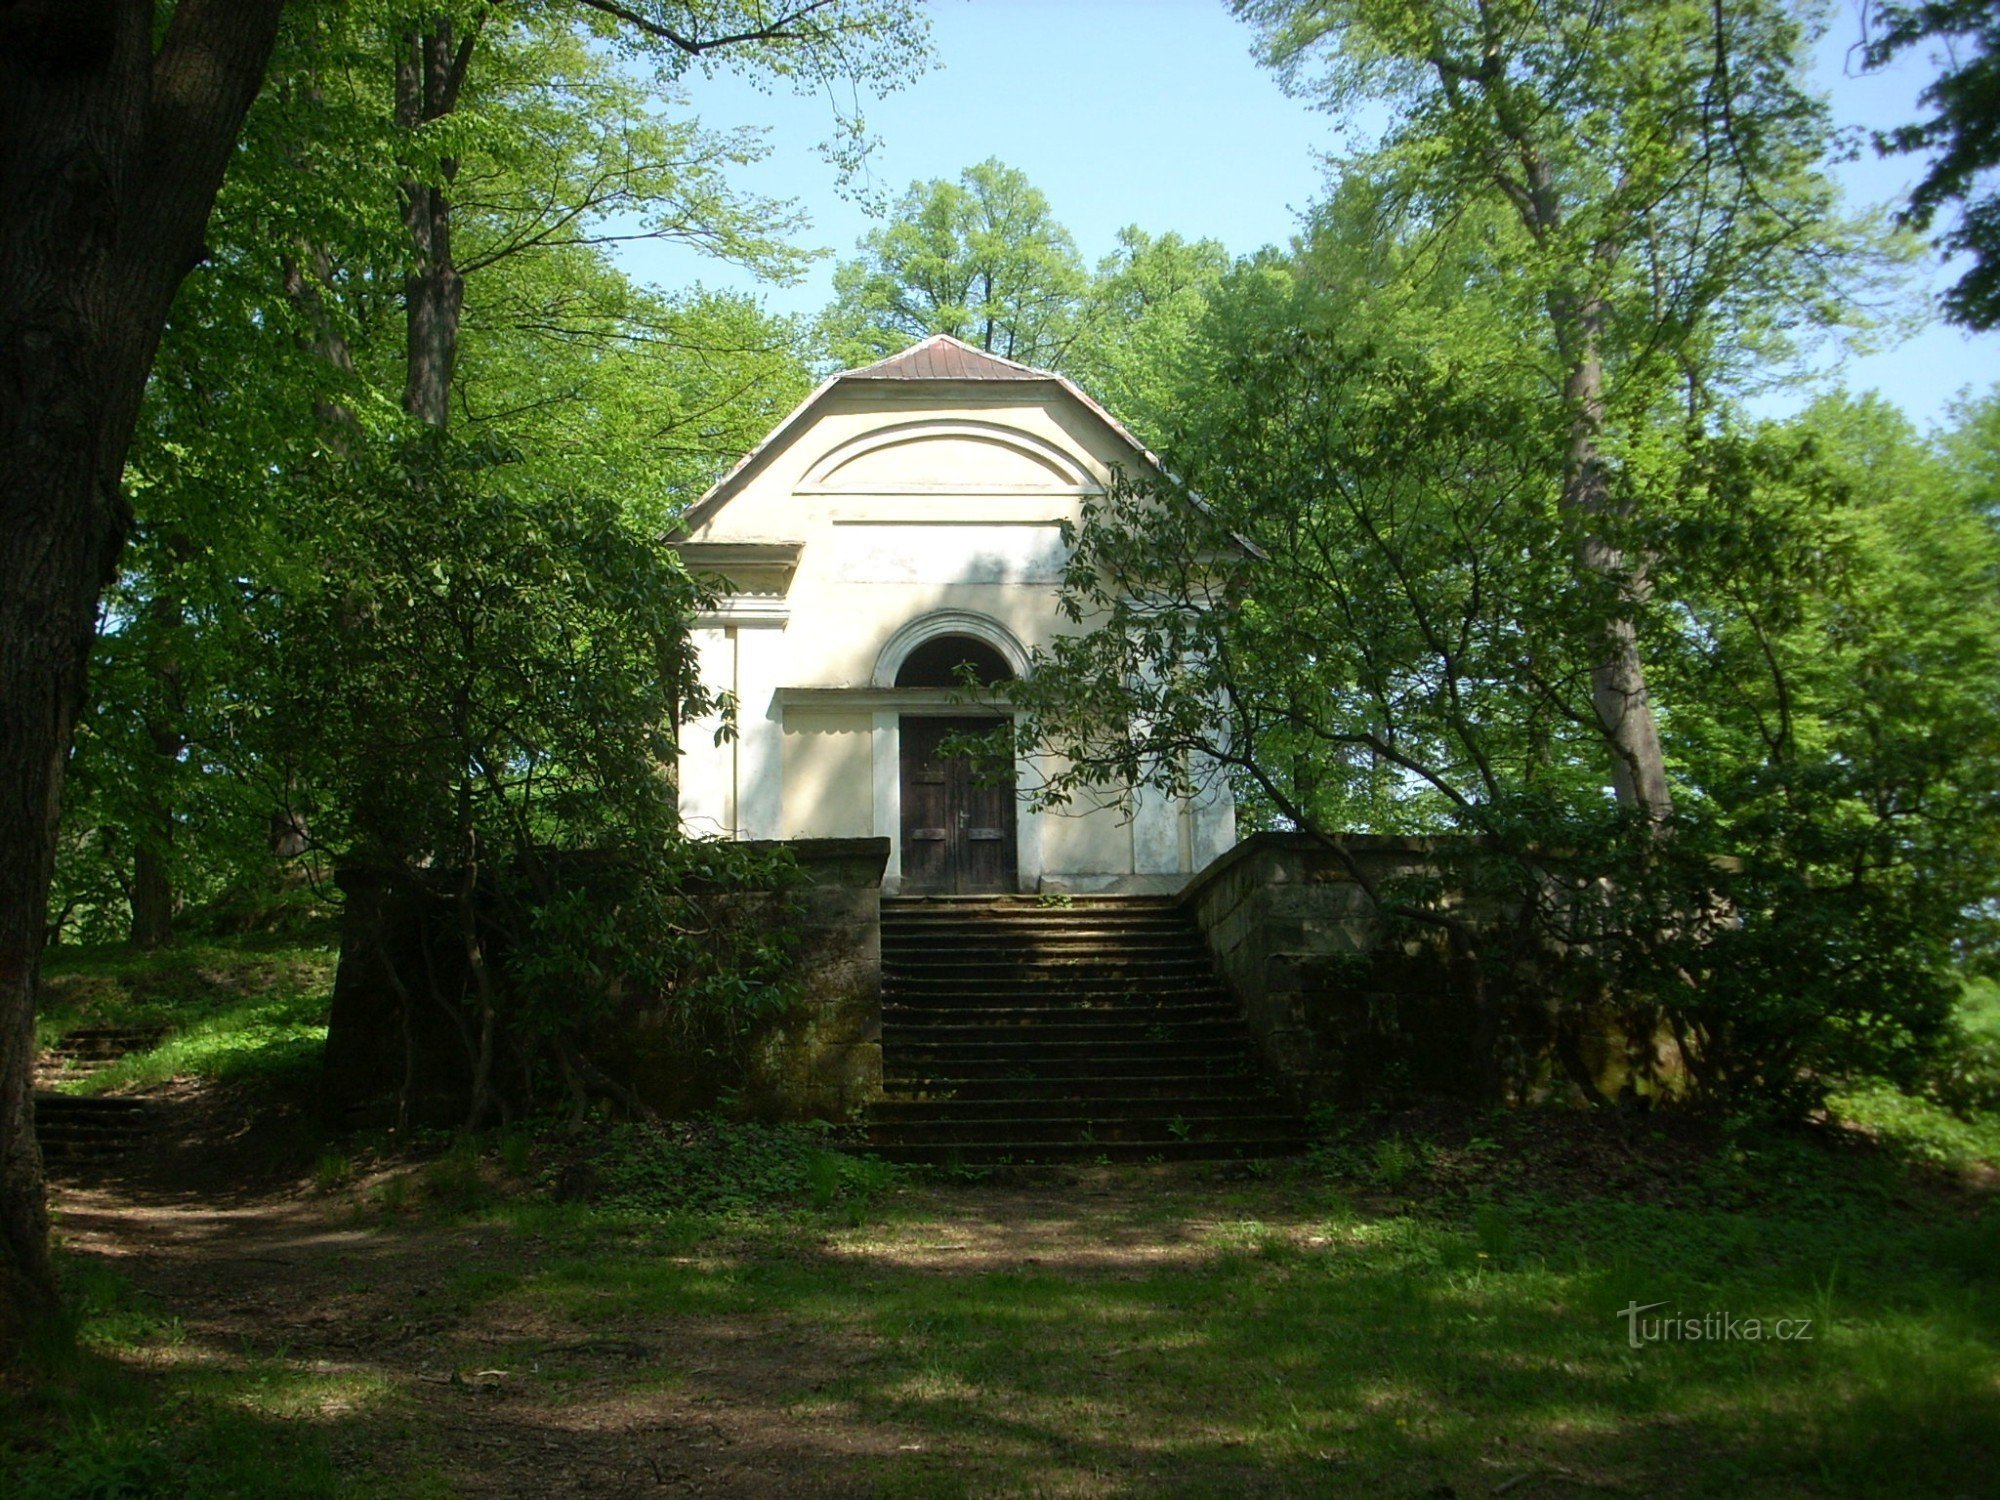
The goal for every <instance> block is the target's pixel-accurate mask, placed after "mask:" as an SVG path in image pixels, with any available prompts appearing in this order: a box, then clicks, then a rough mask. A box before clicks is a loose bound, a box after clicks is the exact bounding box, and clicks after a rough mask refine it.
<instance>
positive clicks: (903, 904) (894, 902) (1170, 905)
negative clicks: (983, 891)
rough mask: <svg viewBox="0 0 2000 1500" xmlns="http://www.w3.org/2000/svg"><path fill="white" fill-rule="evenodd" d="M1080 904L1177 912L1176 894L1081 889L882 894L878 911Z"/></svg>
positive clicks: (1065, 908)
mask: <svg viewBox="0 0 2000 1500" xmlns="http://www.w3.org/2000/svg"><path fill="white" fill-rule="evenodd" d="M1084 906H1104V908H1110V910H1116V912H1144V910H1162V912H1178V910H1182V908H1180V898H1178V896H1112V894H1102V896H1090V894H1084V892H1076V894H1064V896H1006V894H990V896H884V898H882V910H884V912H896V914H898V916H902V914H906V912H954V910H956V912H976V910H996V912H1034V914H1036V916H1048V914H1062V912H1074V910H1080V908H1084Z"/></svg>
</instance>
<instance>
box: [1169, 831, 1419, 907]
mask: <svg viewBox="0 0 2000 1500" xmlns="http://www.w3.org/2000/svg"><path fill="white" fill-rule="evenodd" d="M1340 842H1341V843H1343V844H1345V845H1346V846H1347V847H1348V849H1349V850H1351V851H1352V852H1353V853H1356V854H1414V855H1430V854H1435V853H1437V852H1438V851H1439V850H1441V849H1445V848H1449V847H1451V846H1452V845H1453V844H1454V843H1456V842H1458V841H1456V840H1451V839H1438V838H1412V837H1406V836H1404V835H1400V834H1387V833H1349V834H1343V835H1341V836H1340ZM1281 853H1299V854H1312V855H1317V856H1319V857H1320V858H1322V859H1325V860H1328V861H1329V862H1330V861H1332V859H1333V853H1332V851H1331V850H1329V849H1328V848H1327V847H1326V843H1325V841H1324V840H1322V839H1318V838H1315V837H1314V836H1313V835H1312V834H1309V833H1295V832H1293V833H1287V832H1280V831H1275V830H1267V831H1265V832H1263V833H1253V834H1251V835H1250V836H1249V837H1248V838H1246V839H1243V840H1241V841H1240V842H1238V843H1236V844H1234V845H1233V846H1231V847H1230V848H1228V849H1225V850H1223V851H1222V853H1220V854H1218V855H1216V857H1215V858H1214V859H1212V860H1210V861H1209V862H1208V864H1207V865H1206V866H1205V867H1204V868H1203V869H1202V870H1201V871H1200V872H1198V873H1197V874H1196V875H1195V877H1194V878H1193V879H1192V880H1190V881H1189V882H1188V883H1187V884H1186V885H1185V886H1183V887H1182V888H1181V900H1182V901H1183V902H1185V903H1187V904H1188V905H1190V906H1192V905H1194V904H1196V903H1197V902H1199V901H1200V900H1201V898H1202V894H1203V892H1205V891H1206V890H1207V889H1208V888H1209V887H1210V886H1212V885H1214V884H1215V883H1216V882H1217V881H1219V880H1221V879H1222V878H1223V877H1224V876H1225V875H1227V874H1228V873H1229V872H1230V871H1232V870H1234V869H1235V868H1236V867H1237V866H1238V865H1240V864H1243V863H1245V862H1246V861H1248V860H1252V859H1256V858H1258V857H1259V856H1261V855H1265V854H1281ZM1340 878H1341V879H1346V878H1348V877H1347V875H1346V872H1345V871H1342V872H1340Z"/></svg>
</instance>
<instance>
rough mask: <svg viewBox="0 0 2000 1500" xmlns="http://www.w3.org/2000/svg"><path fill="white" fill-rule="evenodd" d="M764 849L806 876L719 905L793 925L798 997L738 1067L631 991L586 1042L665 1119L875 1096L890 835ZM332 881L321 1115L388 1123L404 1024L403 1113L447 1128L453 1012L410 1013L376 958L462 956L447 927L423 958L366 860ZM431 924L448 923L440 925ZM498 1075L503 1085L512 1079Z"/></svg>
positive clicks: (410, 968)
mask: <svg viewBox="0 0 2000 1500" xmlns="http://www.w3.org/2000/svg"><path fill="white" fill-rule="evenodd" d="M764 847H765V848H766V849H773V848H777V847H783V848H784V849H786V850H788V851H789V852H790V854H791V856H792V858H793V860H794V862H795V863H796V864H797V865H798V866H799V869H800V871H801V872H802V874H803V875H804V881H803V883H802V884H801V885H800V886H798V887H796V888H793V889H790V890H787V891H784V892H782V893H780V892H773V893H769V894H764V893H750V894H738V895H732V896H728V897H725V898H722V900H721V901H720V902H719V903H718V911H717V916H718V918H719V919H720V920H723V921H730V922H767V923H775V922H783V923H786V924H787V925H789V926H791V927H792V928H793V929H794V930H795V931H796V932H797V933H798V942H797V945H796V947H795V948H794V950H793V954H792V959H793V969H792V974H793V978H794V980H795V982H796V984H797V986H798V988H799V989H800V991H801V1000H800V1002H799V1004H798V1005H797V1006H796V1007H794V1008H793V1009H792V1010H790V1011H788V1012H786V1013H785V1014H784V1015H782V1016H779V1017H777V1018H776V1019H774V1020H773V1021H772V1022H771V1024H770V1025H769V1026H768V1027H767V1028H766V1029H765V1030H764V1032H763V1033H762V1034H761V1035H759V1036H758V1037H756V1038H755V1039H754V1040H753V1041H752V1043H751V1046H750V1049H749V1054H748V1057H747V1060H746V1063H745V1066H744V1067H743V1068H742V1069H741V1070H740V1071H735V1070H730V1071H727V1072H725V1070H724V1069H723V1068H722V1067H721V1066H719V1065H718V1063H717V1062H716V1060H715V1059H713V1058H710V1057H706V1056H699V1055H695V1053H694V1052H693V1049H691V1048H690V1047H689V1046H688V1044H687V1042H686V1040H685V1038H684V1037H683V1036H681V1035H680V1033H679V1032H678V1030H677V1028H676V1027H675V1026H674V1025H673V1024H672V1021H671V1018H670V1017H669V1016H668V1015H667V1014H666V1013H665V1012H664V1011H663V1010H662V1009H661V1008H659V1007H657V1006H653V1005H649V1004H648V1003H647V1001H646V1000H645V999H644V998H643V997H640V996H634V997H633V998H632V999H631V1000H630V1001H629V1002H627V1003H626V1004H624V1005H622V1006H621V1007H620V1008H619V1010H618V1011H617V1012H616V1013H615V1014H613V1015H612V1016H610V1017H608V1018H607V1019H606V1020H605V1021H603V1022H602V1023H600V1024H599V1025H598V1026H597V1027H596V1028H595V1029H594V1031H593V1033H592V1035H591V1037H590V1039H589V1041H590V1045H589V1048H588V1051H589V1054H590V1056H591V1058H592V1059H593V1061H595V1062H596V1064H597V1065H598V1066H599V1067H601V1068H602V1069H603V1070H604V1072H605V1073H606V1074H608V1075H609V1076H610V1077H612V1078H613V1079H615V1080H616V1081H617V1082H619V1083H621V1084H623V1085H625V1086H626V1087H627V1088H630V1089H632V1090H633V1091H634V1092H635V1093H637V1094H638V1095H639V1097H640V1098H642V1099H644V1100H645V1101H646V1102H647V1103H648V1104H650V1105H651V1106H652V1107H653V1108H655V1109H657V1110H659V1111H660V1112H661V1113H662V1114H666V1115H676V1114H686V1113H690V1112H693V1111H697V1110H702V1109H708V1108H713V1107H715V1106H717V1105H719V1104H722V1103H724V1102H731V1103H733V1105H734V1107H735V1108H736V1109H738V1110H740V1111H741V1112H743V1113H747V1114H750V1115H754V1116H756V1117H758V1118H761V1119H768V1120H807V1119H831V1120H837V1119H844V1118H846V1117H848V1116H849V1115H851V1114H852V1113H854V1112H855V1111H856V1110H858V1109H859V1108H861V1107H862V1106H864V1105H866V1104H867V1103H868V1102H869V1101H871V1100H872V1099H874V1098H875V1097H877V1096H878V1095H879V1094H880V1093H881V1088H882V1044H881V1030H882V945H881V931H882V928H881V922H882V913H881V898H882V871H883V868H884V866H885V865H886V864H887V862H888V858H889V841H888V840H887V839H885V838H861V839H795V840H790V841H787V842H786V843H784V844H783V845H782V846H779V845H776V844H767V845H765V846H764ZM338 878H339V881H340V886H341V889H342V891H343V892H344V893H345V895H346V898H347V900H346V907H345V910H344V912H343V920H342V930H341V956H340V967H339V970H338V972H337V974H336V976H335V979H334V994H333V1006H332V1015H331V1017H330V1023H329V1026H328V1035H327V1047H326V1067H325V1073H324V1075H323V1078H324V1085H323V1086H324V1093H325V1104H326V1108H327V1112H328V1114H329V1115H330V1116H331V1117H332V1118H334V1119H336V1120H338V1121H341V1122H343V1123H348V1124H383V1123H387V1122H388V1121H390V1120H393V1119H394V1117H395V1099H396V1095H397V1093H398V1091H399V1090H400V1089H401V1088H402V1086H403V1082H404V1077H403V1073H404V1066H405V1049H404V1034H403V1029H404V1027H405V1025H408V1026H409V1027H410V1028H411V1030H412V1033H413V1035H412V1040H413V1042H414V1043H415V1046H414V1047H413V1049H412V1051H413V1052H414V1054H415V1056H416V1057H417V1059H418V1064H417V1068H416V1070H415V1073H414V1074H413V1076H412V1077H411V1079H410V1097H411V1104H412V1116H413V1118H414V1119H416V1120H418V1121H420V1122H424V1123H433V1124H450V1123H453V1122H455V1121H456V1120H457V1119H460V1118H462V1117H463V1115H464V1111H465V1101H466V1099H467V1098H468V1097H469V1091H470V1077H469V1069H468V1066H467V1062H466V1047H465V1044H464V1042H463V1040H462V1039H461V1038H460V1037H459V1036H458V1035H456V1033H455V1023H454V1022H453V1021H452V1020H451V1018H450V1017H448V1016H447V1015H446V1014H445V1013H444V1012H443V1011H442V1010H441V1009H440V1008H439V1007H438V1006H436V1005H435V1004H427V1003H425V1002H424V1000H423V999H422V997H421V996H417V997H413V998H414V999H415V1003H414V1004H413V1005H412V1007H411V1008H410V1012H409V1014H408V1015H407V1016H406V1015H405V1013H404V1007H403V1006H402V1004H401V1003H400V1001H399V1000H398V998H397V996H396V994H395V992H394V990H393V988H392V987H391V985H390V983H389V980H388V977H387V976H388V968H387V967H386V966H385V965H384V964H383V962H382V955H383V953H384V952H385V951H386V952H387V953H388V955H389V956H390V958H391V959H392V961H393V963H394V966H395V969H396V971H398V972H400V973H401V974H404V975H407V976H410V977H411V978H412V979H414V978H416V977H417V976H420V975H422V974H424V973H425V972H426V970H427V966H428V969H429V971H431V972H436V973H439V974H441V975H444V976H450V975H453V974H456V973H462V972H463V963H464V960H463V955H462V953H460V952H459V950H458V948H457V945H456V943H455V941H453V940H451V938H450V937H449V934H448V930H447V936H446V937H445V938H443V939H441V940H439V941H436V942H434V943H433V945H432V949H431V951H430V952H429V953H428V954H426V953H425V952H424V950H423V945H422V944H421V942H420V941H419V938H418V932H419V923H418V922H417V920H416V913H415V912H414V911H413V910H411V909H409V906H408V903H409V901H410V900H411V899H412V898H411V897H409V896H407V895H404V896H402V897H400V898H399V897H397V896H396V895H395V894H394V893H393V892H392V891H391V890H390V888H389V887H387V886H385V885H384V883H383V882H382V881H381V880H380V879H379V878H378V877H376V876H374V875H372V874H371V873H370V872H369V871H367V870H366V869H362V868H358V867H349V868H344V869H342V870H341V871H340V872H339V877H338ZM433 927H434V929H439V930H446V924H444V923H442V922H437V923H433ZM446 982H449V978H448V977H447V981H446ZM497 1083H498V1086H499V1087H502V1088H508V1087H510V1084H511V1080H510V1079H508V1078H505V1077H503V1078H501V1079H499V1080H497Z"/></svg>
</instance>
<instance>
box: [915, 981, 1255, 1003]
mask: <svg viewBox="0 0 2000 1500" xmlns="http://www.w3.org/2000/svg"><path fill="white" fill-rule="evenodd" d="M1222 993H1223V991H1222V986H1221V985H1220V984H1218V983H1217V982H1216V981H1215V980H1214V979H1200V980H1198V979H1195V978H1192V977H1189V978H1186V979H1152V980H1146V981H1143V982H1136V983H1135V982H1132V981H1130V980H1122V979H1121V980H1107V979H1088V978H1078V977H1075V976H1060V975H1052V976H1047V977H1044V978H1040V979H1034V980H1028V979H1017V980H1012V981H1009V980H1005V979H994V980H983V979H978V978H966V979H959V978H952V979H903V980H899V981H897V982H896V983H895V984H893V985H888V984H885V985H884V986H883V1000H884V1003H886V1004H898V1005H900V1004H903V1003H905V1002H909V1003H913V1004H925V1005H928V1004H933V1003H936V1002H939V1001H952V1002H957V1003H961V1004H966V1005H1000V1006H1005V1005H1042V1004H1062V1005H1077V1004H1092V1003H1095V1004H1099V1005H1145V1004H1148V1003H1149V1002H1151V1001H1154V1000H1160V1001H1163V1002H1170V1003H1176V1004H1179V1003H1191V1002H1194V1001H1197V1000H1211V999H1214V998H1216V997H1218V996H1220V995H1221V994H1222Z"/></svg>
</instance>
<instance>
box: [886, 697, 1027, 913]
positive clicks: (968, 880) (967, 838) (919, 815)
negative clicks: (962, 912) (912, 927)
mask: <svg viewBox="0 0 2000 1500" xmlns="http://www.w3.org/2000/svg"><path fill="white" fill-rule="evenodd" d="M999 723H1000V721H999V720H997V719H969V718H968V719H931V718H905V719H904V720H903V722H902V741H903V889H904V890H905V891H907V892H909V893H910V894H912V895H929V896H971V895H978V894H983V893H985V892H989V891H1012V890H1013V889H1014V885H1015V865H1014V772H1013V762H1012V761H1011V759H1008V758H1005V757H992V758H988V759H987V760H985V761H984V762H982V763H980V764H975V763H974V762H973V759H972V757H971V756H968V755H955V756H950V757H946V756H944V755H941V754H939V751H938V747H939V746H941V745H942V744H943V743H944V742H945V740H946V739H947V738H948V737H950V736H951V735H954V734H959V735H974V734H989V733H991V732H992V731H993V730H994V729H996V728H997V727H998V726H999Z"/></svg>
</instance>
